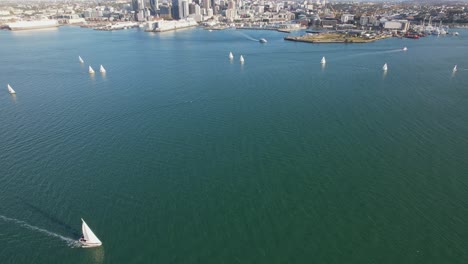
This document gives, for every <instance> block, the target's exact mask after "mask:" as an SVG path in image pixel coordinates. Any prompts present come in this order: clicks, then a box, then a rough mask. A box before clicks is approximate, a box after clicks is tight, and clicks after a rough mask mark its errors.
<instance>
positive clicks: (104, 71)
mask: <svg viewBox="0 0 468 264" xmlns="http://www.w3.org/2000/svg"><path fill="white" fill-rule="evenodd" d="M99 71H100V72H101V73H106V69H104V67H103V66H102V65H101V67H99Z"/></svg>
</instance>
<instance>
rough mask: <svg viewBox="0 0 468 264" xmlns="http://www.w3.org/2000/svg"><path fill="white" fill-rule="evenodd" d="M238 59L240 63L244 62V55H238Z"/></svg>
mask: <svg viewBox="0 0 468 264" xmlns="http://www.w3.org/2000/svg"><path fill="white" fill-rule="evenodd" d="M239 61H240V63H241V64H244V57H243V56H242V55H240V59H239Z"/></svg>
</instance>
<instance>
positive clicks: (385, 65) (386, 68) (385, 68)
mask: <svg viewBox="0 0 468 264" xmlns="http://www.w3.org/2000/svg"><path fill="white" fill-rule="evenodd" d="M382 70H383V71H387V70H388V66H387V63H385V64H384V65H383V67H382Z"/></svg>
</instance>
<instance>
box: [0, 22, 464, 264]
mask: <svg viewBox="0 0 468 264" xmlns="http://www.w3.org/2000/svg"><path fill="white" fill-rule="evenodd" d="M458 31H459V32H460V36H459V37H449V36H447V37H439V38H437V37H427V38H422V39H419V40H411V39H396V38H394V39H387V40H383V41H379V42H375V43H371V44H354V45H343V44H330V45H324V44H322V45H312V44H306V43H294V42H286V41H284V40H283V37H284V34H283V33H279V32H270V31H236V30H226V31H213V32H209V31H204V30H201V29H190V30H182V31H177V32H166V33H162V34H152V33H145V32H142V31H138V30H124V31H114V32H98V31H92V30H88V29H82V28H78V27H61V28H59V29H56V30H45V31H42V30H41V31H25V32H9V31H0V39H1V49H0V58H1V61H2V63H1V64H0V121H1V122H0V244H1V245H2V246H1V247H0V259H1V261H0V262H2V263H340V264H341V263H466V262H468V254H467V248H468V228H467V221H468V174H467V172H468V162H467V158H466V156H467V151H468V137H467V135H468V85H467V84H468V53H467V47H468V30H458ZM262 37H263V38H266V39H268V43H266V44H260V43H258V42H256V41H253V40H251V39H259V38H262ZM404 46H407V47H408V51H406V52H403V51H401V49H402V48H403V47H404ZM229 51H232V52H233V53H234V55H235V58H234V60H233V61H232V62H230V61H229V59H228V54H229ZM241 54H242V55H243V56H244V58H245V64H244V65H241V64H240V63H239V60H238V59H239V55H241ZM78 55H81V57H83V59H84V60H85V63H84V64H80V63H79V62H78ZM322 56H326V58H327V64H326V66H325V67H321V65H320V59H321V58H322ZM384 63H387V64H388V67H389V70H388V72H387V73H386V74H385V73H383V72H382V69H381V68H382V65H383V64H384ZM100 64H103V65H104V67H106V69H107V74H106V75H102V74H100V73H99V72H96V74H95V75H94V76H90V75H89V74H88V72H87V71H88V70H87V67H88V65H91V66H92V67H93V68H94V69H95V70H96V71H97V70H98V69H99V65H100ZM455 64H458V69H459V70H458V72H457V73H456V74H452V68H453V66H454V65H455ZM7 83H9V84H10V85H11V86H12V87H13V88H14V89H15V90H16V92H17V94H16V96H11V95H10V94H8V92H7V89H6V85H7ZM81 217H82V218H84V219H85V220H86V222H87V223H88V225H89V226H90V227H91V228H92V229H93V230H94V232H95V233H96V235H97V236H98V237H99V238H100V239H101V240H102V241H103V246H102V247H100V248H95V249H81V248H76V245H75V244H74V243H73V240H75V239H78V238H79V236H80V234H81V220H80V218H81Z"/></svg>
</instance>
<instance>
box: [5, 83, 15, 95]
mask: <svg viewBox="0 0 468 264" xmlns="http://www.w3.org/2000/svg"><path fill="white" fill-rule="evenodd" d="M7 88H8V92H9V93H10V94H16V92H15V90H13V88H11V86H10V85H9V84H7Z"/></svg>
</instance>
